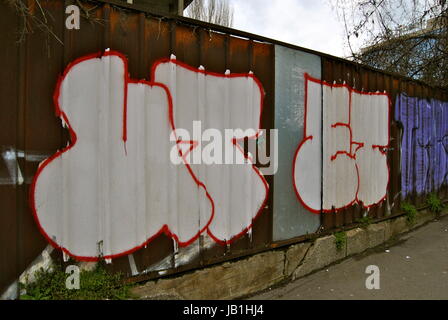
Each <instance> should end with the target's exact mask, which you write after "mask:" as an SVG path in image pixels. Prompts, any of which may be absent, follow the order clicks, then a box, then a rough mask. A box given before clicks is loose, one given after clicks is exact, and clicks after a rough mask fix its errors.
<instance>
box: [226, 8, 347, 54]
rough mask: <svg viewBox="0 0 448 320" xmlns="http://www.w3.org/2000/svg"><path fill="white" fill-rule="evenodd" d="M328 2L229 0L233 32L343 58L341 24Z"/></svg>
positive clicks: (342, 30)
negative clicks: (254, 34)
mask: <svg viewBox="0 0 448 320" xmlns="http://www.w3.org/2000/svg"><path fill="white" fill-rule="evenodd" d="M329 1H330V0H275V1H274V0H229V2H230V4H231V5H232V6H233V8H234V22H233V28H235V29H239V30H244V31H247V32H251V33H256V34H259V35H262V36H266V37H269V38H273V39H276V40H281V41H284V42H288V43H292V44H295V45H298V46H301V47H305V48H309V49H313V50H317V51H321V52H325V53H329V54H332V55H335V56H340V57H343V56H346V55H347V54H348V50H347V49H345V48H344V29H343V24H342V23H341V22H340V21H339V20H338V18H337V15H336V12H335V11H334V10H333V9H332V8H331V6H330V2H329Z"/></svg>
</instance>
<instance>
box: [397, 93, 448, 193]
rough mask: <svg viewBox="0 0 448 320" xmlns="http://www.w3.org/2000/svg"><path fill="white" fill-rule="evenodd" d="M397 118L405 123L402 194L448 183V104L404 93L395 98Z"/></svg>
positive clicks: (426, 189)
mask: <svg viewBox="0 0 448 320" xmlns="http://www.w3.org/2000/svg"><path fill="white" fill-rule="evenodd" d="M395 120H397V121H400V122H401V124H402V126H403V138H402V141H401V195H402V197H403V198H405V197H406V196H408V195H410V194H412V193H413V192H416V193H417V194H419V195H421V194H425V193H430V192H432V191H436V190H438V189H439V188H440V187H442V185H444V184H448V103H447V102H442V101H439V100H435V99H431V100H426V99H420V98H416V97H408V96H407V95H406V94H404V93H403V94H400V95H398V96H397V99H396V101H395Z"/></svg>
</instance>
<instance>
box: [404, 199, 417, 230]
mask: <svg viewBox="0 0 448 320" xmlns="http://www.w3.org/2000/svg"><path fill="white" fill-rule="evenodd" d="M401 210H403V211H404V213H405V214H406V220H407V222H408V223H409V224H410V225H413V224H414V223H415V219H416V218H417V209H416V208H415V206H414V205H412V204H410V203H409V202H403V203H402V204H401Z"/></svg>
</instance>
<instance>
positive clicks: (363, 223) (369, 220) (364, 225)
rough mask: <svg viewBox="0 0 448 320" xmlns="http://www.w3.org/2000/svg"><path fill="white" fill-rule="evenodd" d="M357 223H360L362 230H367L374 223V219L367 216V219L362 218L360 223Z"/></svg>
mask: <svg viewBox="0 0 448 320" xmlns="http://www.w3.org/2000/svg"><path fill="white" fill-rule="evenodd" d="M356 222H358V223H359V225H360V227H361V228H364V229H365V228H367V227H368V226H369V225H371V224H372V222H373V219H372V218H371V217H369V216H365V217H362V218H360V219H359V220H358V221H356Z"/></svg>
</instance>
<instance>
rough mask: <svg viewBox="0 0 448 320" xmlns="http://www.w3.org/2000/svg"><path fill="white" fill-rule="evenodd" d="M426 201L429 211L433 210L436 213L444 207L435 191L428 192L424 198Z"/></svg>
mask: <svg viewBox="0 0 448 320" xmlns="http://www.w3.org/2000/svg"><path fill="white" fill-rule="evenodd" d="M426 203H427V204H428V206H429V210H430V211H431V212H434V213H436V214H439V213H440V212H442V210H443V209H444V207H445V206H444V205H443V203H442V200H440V199H439V197H438V196H437V195H436V194H435V193H430V194H429V195H428V197H427V198H426Z"/></svg>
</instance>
